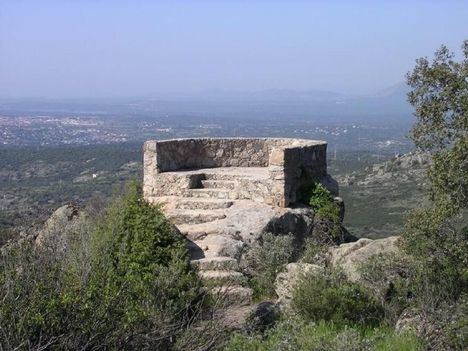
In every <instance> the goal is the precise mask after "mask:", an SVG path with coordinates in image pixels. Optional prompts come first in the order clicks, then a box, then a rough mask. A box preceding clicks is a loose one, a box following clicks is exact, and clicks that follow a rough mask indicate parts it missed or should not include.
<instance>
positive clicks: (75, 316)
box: [0, 184, 200, 349]
mask: <svg viewBox="0 0 468 351" xmlns="http://www.w3.org/2000/svg"><path fill="white" fill-rule="evenodd" d="M94 227H95V229H91V225H88V226H81V227H79V228H82V230H79V231H78V232H76V233H73V235H71V236H68V238H69V239H70V240H68V242H67V245H66V247H67V250H58V249H57V247H56V245H55V242H53V241H52V242H46V243H45V244H44V245H40V246H37V245H36V244H34V243H33V242H30V241H25V242H23V243H22V244H20V245H17V246H15V247H13V248H12V249H10V250H7V252H6V253H5V254H4V255H2V256H1V261H0V294H1V295H2V296H3V303H2V304H1V305H0V333H1V335H2V337H1V338H0V340H1V341H0V343H1V347H2V349H12V348H19V349H41V348H52V347H53V348H56V349H96V348H111V349H122V348H127V349H128V348H136V347H138V348H143V349H146V348H151V349H154V348H156V349H158V348H164V349H169V348H170V346H171V344H172V343H173V342H174V340H175V338H176V336H177V335H179V334H181V333H182V332H183V331H184V328H185V326H186V325H188V324H189V323H190V322H191V321H192V315H193V314H194V312H195V310H196V309H197V308H198V307H199V304H198V300H199V297H200V287H199V282H198V279H197V278H196V275H195V274H194V272H192V271H191V270H190V266H189V262H188V258H187V253H186V250H185V248H184V245H183V242H182V239H181V238H180V237H178V236H176V235H175V233H174V232H173V231H172V229H171V226H170V225H169V223H168V222H167V221H166V220H165V219H164V216H163V215H162V213H161V211H160V210H159V209H158V208H155V207H152V206H150V205H149V204H148V203H146V202H145V201H144V200H143V199H142V197H141V195H140V191H139V189H138V187H137V186H136V185H135V184H133V185H132V186H130V187H129V190H128V192H127V194H126V195H125V196H123V197H122V198H121V199H119V200H117V201H116V202H115V203H114V204H113V205H112V207H111V208H110V209H109V210H108V213H107V214H106V217H105V218H104V219H103V220H102V221H101V222H100V223H98V224H97V225H96V226H94ZM57 242H59V241H57ZM90 243H91V244H90Z"/></svg>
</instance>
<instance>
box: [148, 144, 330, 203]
mask: <svg viewBox="0 0 468 351" xmlns="http://www.w3.org/2000/svg"><path fill="white" fill-rule="evenodd" d="M326 149H327V143H326V142H325V141H317V140H306V139H287V138H197V139H173V140H162V141H156V140H151V141H147V142H145V145H144V193H145V197H146V198H147V199H149V200H151V198H152V197H160V196H170V195H173V196H184V193H185V192H186V191H187V190H188V189H197V188H200V187H202V183H201V182H202V181H203V180H207V179H208V178H209V177H210V170H211V169H216V168H220V169H221V168H226V169H231V170H233V169H236V170H237V169H239V172H238V176H237V177H236V172H226V173H229V174H231V176H232V177H231V178H230V181H233V182H235V186H233V189H232V192H230V194H228V195H226V196H227V197H228V198H232V199H252V200H258V201H263V202H265V203H268V204H271V205H276V206H282V207H284V206H288V205H289V204H290V203H293V202H296V201H297V200H298V196H299V195H300V194H299V192H300V188H301V187H302V185H303V184H304V183H306V182H311V181H320V180H321V179H322V178H324V177H325V176H326V174H327V172H326V169H327V162H326ZM246 168H251V169H252V170H253V169H256V170H257V171H258V176H255V172H251V173H252V176H244V174H245V172H242V169H246ZM217 173H218V174H217V176H222V170H221V172H217ZM249 174H250V173H249ZM214 193H217V194H218V195H220V194H222V193H221V192H213V194H214ZM223 196H224V195H223Z"/></svg>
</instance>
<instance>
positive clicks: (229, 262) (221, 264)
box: [190, 256, 239, 271]
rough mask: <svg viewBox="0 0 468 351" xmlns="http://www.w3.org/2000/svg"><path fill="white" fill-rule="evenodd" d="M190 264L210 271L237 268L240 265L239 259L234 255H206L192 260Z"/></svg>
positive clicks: (201, 269)
mask: <svg viewBox="0 0 468 351" xmlns="http://www.w3.org/2000/svg"><path fill="white" fill-rule="evenodd" d="M190 264H191V265H192V266H193V267H196V268H198V269H199V270H200V271H210V270H224V271H228V270H233V271H235V270H237V269H238V268H239V265H238V263H237V260H236V259H234V258H232V257H225V256H219V257H205V258H201V259H198V260H192V261H190Z"/></svg>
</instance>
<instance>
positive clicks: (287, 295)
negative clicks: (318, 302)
mask: <svg viewBox="0 0 468 351" xmlns="http://www.w3.org/2000/svg"><path fill="white" fill-rule="evenodd" d="M323 272H324V268H323V267H321V266H318V265H315V264H310V263H299V262H295V263H289V264H288V265H286V267H285V269H284V271H283V272H281V273H279V274H278V275H277V276H276V280H275V292H276V295H277V296H278V305H279V306H280V308H281V309H282V310H287V309H289V308H290V305H291V300H292V298H293V294H294V287H295V286H296V284H297V283H298V282H299V281H300V279H301V278H302V277H303V276H304V275H306V274H307V275H308V274H323Z"/></svg>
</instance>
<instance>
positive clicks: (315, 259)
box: [301, 236, 329, 264]
mask: <svg viewBox="0 0 468 351" xmlns="http://www.w3.org/2000/svg"><path fill="white" fill-rule="evenodd" d="M328 248H329V243H328V242H326V241H325V242H324V241H322V240H321V239H320V238H316V237H315V236H314V237H312V238H306V239H305V241H304V250H303V251H302V255H301V262H304V263H312V264H325V262H326V259H327V252H328Z"/></svg>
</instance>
